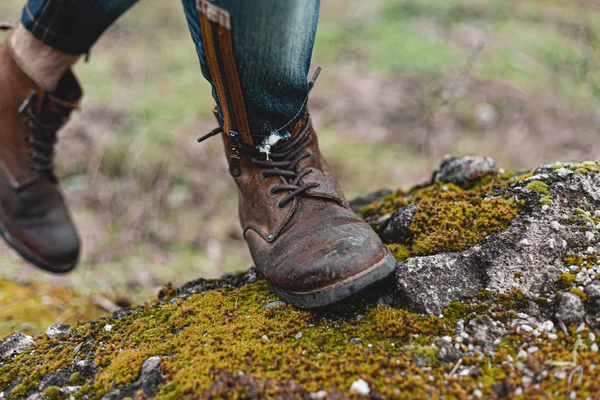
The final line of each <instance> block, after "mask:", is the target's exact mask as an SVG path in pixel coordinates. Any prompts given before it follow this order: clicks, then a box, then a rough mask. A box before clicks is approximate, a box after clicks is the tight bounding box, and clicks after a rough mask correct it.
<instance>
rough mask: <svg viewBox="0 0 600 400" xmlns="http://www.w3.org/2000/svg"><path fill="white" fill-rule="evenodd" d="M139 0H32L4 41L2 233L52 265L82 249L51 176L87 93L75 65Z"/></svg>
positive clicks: (66, 267) (66, 262)
mask: <svg viewBox="0 0 600 400" xmlns="http://www.w3.org/2000/svg"><path fill="white" fill-rule="evenodd" d="M134 3H135V0H29V1H28V2H27V4H26V5H25V8H24V10H23V17H22V21H21V23H20V24H19V25H18V26H17V27H16V28H15V29H14V30H13V32H12V33H11V35H10V36H9V38H8V39H7V40H5V41H4V42H3V43H0V235H2V236H3V238H4V239H5V240H6V242H7V243H8V244H9V245H10V246H11V247H13V248H14V249H15V250H16V251H17V252H19V253H20V254H21V255H22V256H23V257H24V258H25V259H26V260H28V261H30V262H31V263H33V264H35V265H36V266H38V267H40V268H43V269H46V270H48V271H52V272H67V271H70V270H71V269H72V268H74V267H75V265H76V264H77V261H78V258H79V251H80V242H79V237H78V234H77V230H76V229H75V226H74V225H73V222H72V220H71V217H70V215H69V211H68V209H67V206H66V203H65V201H64V199H63V196H62V194H61V190H60V187H59V185H58V180H57V178H56V176H55V175H54V146H55V144H56V140H57V131H58V130H59V129H60V128H61V127H62V126H63V125H64V123H65V122H66V121H67V119H68V117H69V115H70V113H71V111H72V110H73V109H75V108H77V107H78V104H79V100H80V98H81V96H82V91H81V88H80V86H79V83H78V82H77V79H76V78H75V76H74V75H73V73H72V72H71V71H70V68H71V66H72V65H73V63H74V62H75V61H76V60H77V59H78V57H79V55H80V54H83V53H86V52H88V51H89V48H90V47H91V46H92V44H93V43H94V42H95V41H96V39H98V37H99V36H100V34H101V33H102V32H103V31H104V29H106V28H107V27H108V26H109V25H110V24H111V23H112V22H113V21H114V20H115V19H116V18H117V17H118V16H119V15H121V14H122V13H123V12H124V11H125V10H127V9H128V8H129V7H131V6H132V5H133V4H134ZM2 27H3V28H5V27H6V26H4V25H3V26H2Z"/></svg>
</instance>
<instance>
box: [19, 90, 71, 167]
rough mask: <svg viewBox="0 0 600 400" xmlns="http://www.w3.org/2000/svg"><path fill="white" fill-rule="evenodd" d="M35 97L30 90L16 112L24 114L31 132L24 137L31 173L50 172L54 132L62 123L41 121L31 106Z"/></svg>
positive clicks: (54, 142)
mask: <svg viewBox="0 0 600 400" xmlns="http://www.w3.org/2000/svg"><path fill="white" fill-rule="evenodd" d="M37 96H38V95H37V93H36V92H35V90H32V91H31V92H30V93H29V96H27V98H26V99H25V101H24V102H23V104H21V106H20V107H19V110H18V111H17V112H18V114H19V115H21V114H25V116H26V118H25V123H26V124H27V126H28V127H29V128H30V129H31V132H32V133H30V134H29V135H27V137H25V141H26V142H27V143H28V144H29V151H28V153H27V155H28V156H29V157H30V158H31V159H32V160H33V162H34V164H33V165H32V167H31V170H32V171H33V172H51V171H52V170H53V169H54V145H55V144H56V141H57V137H56V132H57V131H58V130H59V129H60V127H61V126H62V122H61V123H49V122H47V121H43V120H42V118H41V117H40V115H39V114H38V113H37V112H36V111H35V109H34V107H33V105H32V101H33V100H34V99H35V98H36V97H37ZM42 100H43V99H42Z"/></svg>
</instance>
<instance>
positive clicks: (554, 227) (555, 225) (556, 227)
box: [550, 221, 562, 231]
mask: <svg viewBox="0 0 600 400" xmlns="http://www.w3.org/2000/svg"><path fill="white" fill-rule="evenodd" d="M550 228H552V230H555V231H559V230H560V228H562V225H561V224H559V223H558V221H551V222H550Z"/></svg>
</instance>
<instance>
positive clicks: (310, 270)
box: [199, 2, 396, 308]
mask: <svg viewBox="0 0 600 400" xmlns="http://www.w3.org/2000/svg"><path fill="white" fill-rule="evenodd" d="M199 5H200V6H201V7H200V8H199V15H200V27H201V34H202V43H203V48H204V51H205V53H206V59H207V64H208V68H209V70H210V76H211V78H212V80H213V83H214V85H215V93H216V94H217V97H218V99H219V104H220V105H221V109H222V114H223V115H222V116H223V127H222V128H219V129H216V130H214V131H213V132H211V133H209V134H208V135H206V136H204V137H202V138H200V139H199V141H202V140H205V139H207V138H209V137H211V136H214V135H216V134H217V133H219V132H221V131H222V132H223V135H222V136H223V141H224V143H225V149H226V153H227V157H228V160H229V170H230V172H231V174H232V175H233V176H234V178H235V181H236V183H237V185H238V189H239V200H240V203H239V213H240V219H241V222H242V228H243V230H244V237H245V238H246V241H247V242H248V246H249V247H250V253H251V254H252V258H253V260H254V263H255V265H256V267H257V268H258V270H259V271H260V272H261V273H262V274H263V276H264V277H265V278H266V280H267V282H268V283H269V285H270V287H271V289H272V290H273V292H275V294H277V295H278V296H279V297H280V298H281V299H283V300H284V301H287V302H289V303H291V304H293V305H295V306H297V307H302V308H314V307H321V306H325V305H328V304H331V303H333V302H336V301H338V300H341V299H344V298H345V297H348V296H350V295H352V294H354V293H356V292H358V291H359V290H361V289H363V288H365V287H366V286H368V285H370V284H371V283H374V282H376V281H378V280H381V279H383V278H385V277H387V276H388V275H389V274H390V273H391V272H392V271H393V270H394V268H395V265H396V260H395V258H394V256H393V255H392V254H391V253H390V252H389V250H388V249H387V247H385V246H384V245H383V243H382V242H381V240H380V239H379V237H378V236H377V235H376V234H375V232H373V230H372V229H371V228H370V226H369V225H368V224H366V223H365V222H364V221H363V220H362V219H361V218H360V217H358V216H357V215H356V214H355V213H354V212H353V211H352V210H351V209H350V207H349V205H348V202H347V201H346V199H345V198H344V195H343V194H342V191H341V190H340V188H339V186H338V184H337V182H336V180H335V178H334V177H333V174H332V173H331V171H330V170H329V167H328V166H327V163H326V162H325V160H324V158H323V156H322V154H321V152H320V150H319V146H318V143H317V136H316V134H315V132H314V130H313V128H312V124H311V119H310V116H309V115H308V113H306V115H305V116H304V117H302V118H301V119H300V121H299V122H297V123H296V126H295V127H294V129H292V131H291V132H290V133H291V138H289V139H287V140H286V141H285V142H282V143H280V144H276V145H275V146H273V147H272V148H271V151H270V153H269V154H265V153H263V152H261V151H259V150H258V149H257V148H256V146H255V143H253V138H252V134H251V132H250V129H249V125H248V120H247V114H246V107H245V100H244V96H243V93H242V89H241V84H240V80H239V76H238V72H237V67H236V64H235V60H234V51H233V45H232V38H231V23H230V21H229V14H228V13H227V12H225V11H224V10H220V9H218V8H216V7H215V6H214V5H212V4H210V3H208V2H200V3H199ZM315 78H316V75H315ZM315 78H313V80H312V81H311V83H310V85H309V86H310V87H312V85H313V84H314V80H315Z"/></svg>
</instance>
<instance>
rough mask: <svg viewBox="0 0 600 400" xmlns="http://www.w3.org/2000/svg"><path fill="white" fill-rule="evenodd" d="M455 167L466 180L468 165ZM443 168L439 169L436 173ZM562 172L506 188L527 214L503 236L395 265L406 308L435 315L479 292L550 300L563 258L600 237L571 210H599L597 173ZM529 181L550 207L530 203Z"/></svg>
mask: <svg viewBox="0 0 600 400" xmlns="http://www.w3.org/2000/svg"><path fill="white" fill-rule="evenodd" d="M452 160H455V159H452ZM481 162H483V161H481ZM445 163H449V161H445ZM457 163H458V161H452V163H451V164H452V165H453V167H452V168H451V170H452V171H453V175H452V176H457V175H461V176H467V175H468V172H469V171H471V169H470V165H471V164H469V163H466V164H463V165H466V166H467V167H468V168H469V169H468V170H467V172H463V173H460V171H458V170H457V169H456V167H455V166H456V165H457ZM485 163H486V164H489V165H492V164H493V162H491V161H485ZM445 169H446V168H445V167H443V166H442V168H440V171H444V170H445ZM563 170H564V171H567V170H566V169H564V168H562V169H553V168H550V167H542V168H539V169H538V170H536V171H535V172H534V176H532V177H531V178H528V179H527V180H525V181H523V182H519V183H517V184H514V185H513V186H512V187H511V188H509V191H510V192H512V193H513V194H514V196H515V198H516V199H518V200H525V201H528V202H529V204H530V208H531V210H529V211H528V212H527V213H526V214H524V215H520V216H517V217H516V218H515V219H514V220H513V221H512V223H511V225H510V226H509V228H508V229H507V230H505V231H504V232H500V233H496V234H492V235H490V236H488V237H487V238H486V240H485V241H484V242H483V243H482V244H480V245H477V246H474V247H472V248H470V249H467V250H465V251H462V252H459V253H441V254H436V255H432V256H425V257H414V258H409V259H407V260H405V261H403V262H401V263H399V264H398V266H397V268H396V279H397V284H398V288H399V289H400V291H401V292H402V293H403V295H404V298H405V300H406V302H407V303H408V305H409V306H410V307H412V308H413V309H415V310H417V311H420V312H426V313H429V314H439V313H441V312H442V310H443V309H444V308H445V307H446V306H447V305H448V304H449V303H450V302H451V301H452V300H459V299H462V298H467V297H472V296H473V295H475V294H476V293H477V292H478V291H479V290H481V289H483V288H488V289H490V290H491V291H492V292H497V293H507V292H509V291H511V290H512V289H519V290H521V291H522V292H523V293H524V294H525V295H526V296H529V297H532V298H535V297H551V296H552V294H553V293H552V292H551V286H552V284H553V283H554V282H555V281H556V279H557V277H558V276H559V275H560V274H561V272H563V271H562V270H561V268H564V265H563V264H562V261H561V259H560V258H561V256H563V255H565V254H566V253H567V252H569V251H571V252H572V251H573V250H576V249H586V248H587V247H589V246H595V245H597V241H598V237H599V236H600V235H594V236H593V238H592V239H591V240H590V238H591V236H590V235H589V234H588V235H586V231H585V230H584V229H582V224H581V222H578V221H574V219H573V215H574V209H575V208H580V209H583V210H597V209H598V208H600V174H589V175H583V174H579V173H571V174H568V173H565V172H564V171H563ZM569 172H571V171H569ZM438 173H439V172H438ZM444 174H446V173H444ZM448 174H449V173H448ZM446 176H447V175H446ZM447 179H449V178H447ZM532 180H540V181H543V182H545V183H546V184H548V185H549V192H548V195H551V196H552V199H553V200H552V203H551V204H549V205H542V204H541V203H539V201H538V200H535V199H534V198H532V196H537V197H539V195H538V194H537V193H534V192H532V191H530V190H528V189H525V186H526V185H527V184H528V183H529V182H530V181H532ZM455 181H456V180H455ZM537 197H536V198H537ZM557 226H558V228H557Z"/></svg>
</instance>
